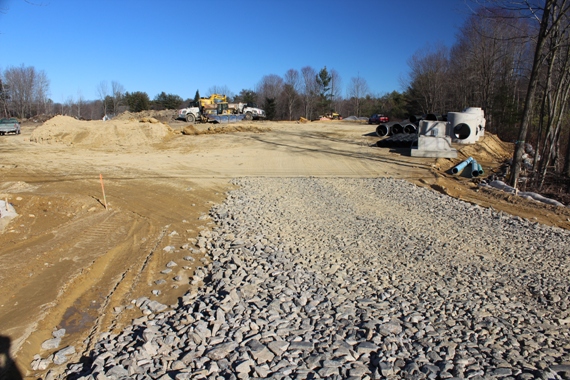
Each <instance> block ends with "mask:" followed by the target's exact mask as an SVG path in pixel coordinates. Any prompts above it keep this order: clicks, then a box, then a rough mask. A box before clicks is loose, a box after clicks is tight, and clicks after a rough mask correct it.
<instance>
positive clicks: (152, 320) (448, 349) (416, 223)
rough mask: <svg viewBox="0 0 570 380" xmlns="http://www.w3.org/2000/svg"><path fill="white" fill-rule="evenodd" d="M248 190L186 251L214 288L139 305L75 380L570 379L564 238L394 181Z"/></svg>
mask: <svg viewBox="0 0 570 380" xmlns="http://www.w3.org/2000/svg"><path fill="white" fill-rule="evenodd" d="M236 184H237V185H239V189H238V190H236V191H233V192H231V193H230V194H229V196H228V198H227V199H226V202H225V203H223V204H221V205H219V206H216V207H215V208H214V209H213V210H212V211H211V217H212V218H213V219H214V221H215V222H216V224H217V228H216V229H214V230H213V231H203V232H202V233H201V236H200V237H199V238H198V239H197V244H196V245H197V247H185V248H186V249H188V251H189V254H188V256H186V257H185V260H189V261H191V260H193V257H192V254H193V253H192V252H196V251H197V250H198V249H206V250H207V251H208V252H209V254H210V257H211V261H210V262H209V263H206V264H204V267H202V268H201V269H199V270H197V272H196V273H195V276H194V278H193V279H192V280H191V282H192V283H193V284H198V283H201V282H202V281H203V282H204V285H203V286H201V287H199V288H197V290H191V291H189V292H188V293H187V294H186V296H185V297H184V298H183V300H182V301H181V302H180V304H179V305H176V306H167V305H162V304H160V303H159V302H157V301H156V300H151V299H152V298H153V296H152V295H149V298H147V297H143V298H140V299H138V300H133V303H134V305H135V306H136V307H140V308H141V309H142V310H143V312H144V314H145V316H144V317H142V318H139V319H137V320H135V321H133V324H132V325H131V326H129V327H127V328H126V329H124V330H123V332H122V333H120V334H118V335H116V334H109V333H105V334H103V335H102V337H101V340H100V341H99V342H98V343H97V345H96V348H95V350H94V351H92V352H91V353H90V355H89V358H87V359H86V360H85V361H84V362H82V363H77V364H70V365H68V367H67V368H68V369H67V372H66V375H67V376H68V377H70V378H81V379H120V378H133V379H202V378H203V379H236V378H238V379H247V378H250V377H252V378H256V377H259V378H274V379H305V378H308V379H311V378H315V379H316V378H335V379H346V378H353V379H374V378H394V379H397V378H409V379H424V378H426V379H431V378H434V379H435V378H442V379H446V378H472V379H488V378H501V379H533V378H543V379H547V378H553V379H556V378H562V379H567V378H570V333H569V328H568V327H569V326H570V311H569V309H568V306H569V303H570V299H569V295H568V294H569V290H570V273H569V272H570V270H569V262H570V260H569V254H570V247H569V246H570V244H568V242H569V241H570V240H569V237H570V234H569V232H568V231H566V230H561V229H558V228H552V227H546V226H544V225H540V224H537V223H533V222H531V221H528V220H523V219H520V218H517V217H512V216H509V215H507V214H504V213H501V212H497V211H495V210H493V209H485V208H481V207H479V206H476V205H472V204H468V203H465V202H462V201H459V200H456V199H453V198H450V197H448V196H445V195H442V194H439V193H436V192H434V191H430V190H427V189H424V188H420V187H417V186H414V185H411V184H409V183H407V182H405V181H401V180H394V179H389V178H381V179H338V178H335V179H322V178H290V179H283V178H280V179H279V178H275V179H267V178H263V179H261V178H248V179H240V180H236ZM181 248H182V247H181ZM176 265H184V262H182V261H181V262H178V263H176V262H174V261H173V262H171V263H169V264H168V266H169V267H174V266H176ZM170 277H172V276H170ZM170 277H168V275H167V274H165V276H164V279H165V280H168V281H175V280H174V279H172V278H170ZM157 280H159V279H157ZM38 360H39V359H38ZM53 377H55V376H54V375H53V373H52V374H48V376H47V378H53Z"/></svg>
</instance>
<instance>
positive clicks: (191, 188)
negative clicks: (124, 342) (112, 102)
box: [0, 115, 570, 378]
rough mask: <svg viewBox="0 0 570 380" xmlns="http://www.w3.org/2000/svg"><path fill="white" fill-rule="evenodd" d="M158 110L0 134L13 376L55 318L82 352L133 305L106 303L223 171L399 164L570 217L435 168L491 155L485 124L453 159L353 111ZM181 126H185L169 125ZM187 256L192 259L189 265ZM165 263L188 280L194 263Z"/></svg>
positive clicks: (545, 219) (225, 185)
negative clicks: (241, 117) (246, 115)
mask: <svg viewBox="0 0 570 380" xmlns="http://www.w3.org/2000/svg"><path fill="white" fill-rule="evenodd" d="M157 119H158V120H161V119H160V117H158V116H157ZM157 119H153V118H149V117H146V118H145V117H143V116H142V115H124V116H122V117H120V118H118V119H116V120H112V121H108V122H102V121H93V122H86V121H77V120H74V119H71V118H67V117H56V118H53V119H51V120H48V121H47V122H46V123H44V124H43V125H40V124H34V123H31V122H30V123H27V124H26V123H25V124H24V125H23V128H22V134H21V135H18V136H2V137H0V171H1V173H2V175H1V178H0V198H1V199H7V200H8V201H9V202H10V203H11V204H13V205H14V206H15V208H16V210H17V212H18V214H19V216H18V217H17V218H16V219H14V220H12V221H11V222H10V223H9V224H7V225H6V226H3V227H4V228H3V233H2V234H0V283H2V290H3V291H2V292H0V326H1V327H0V329H1V330H0V335H2V336H8V337H9V338H10V339H11V353H12V357H13V358H15V360H16V361H17V363H18V366H19V368H20V371H21V372H22V373H23V375H24V376H27V377H29V378H37V376H38V373H34V372H33V371H31V368H30V362H31V361H32V358H33V356H34V355H35V354H37V353H42V350H41V343H42V342H43V341H44V340H46V339H48V338H50V337H51V333H52V331H53V329H54V328H56V327H57V328H62V327H63V328H65V329H66V330H67V333H66V335H65V337H64V340H63V341H62V344H61V347H64V346H65V345H69V344H71V345H74V346H75V347H76V349H77V351H78V353H81V352H82V351H84V350H85V349H86V348H87V345H86V344H85V343H84V341H85V339H87V338H89V337H93V336H95V334H97V333H98V332H100V331H107V330H109V329H117V330H118V329H120V328H121V327H122V326H124V325H125V324H126V323H129V322H130V320H131V319H132V318H135V317H138V316H139V314H137V313H140V310H138V309H136V308H135V309H132V310H126V311H123V312H121V313H116V312H115V311H116V310H119V309H120V308H122V307H124V306H125V305H128V304H129V303H130V300H132V299H135V298H138V297H140V296H149V295H150V294H151V290H152V289H156V288H157V286H156V285H155V284H154V282H153V281H154V280H155V279H156V278H157V274H158V272H160V271H161V270H163V268H164V267H165V265H166V263H167V262H168V261H170V260H171V259H172V257H173V256H172V253H167V251H165V248H167V250H168V247H175V248H177V247H180V246H182V245H184V244H187V243H188V244H191V245H192V244H194V243H195V241H196V240H195V239H196V237H197V236H198V235H199V233H200V231H201V230H202V229H207V228H209V224H208V220H207V219H206V218H203V217H202V216H203V215H205V214H207V212H208V210H209V209H210V207H211V206H212V205H213V204H215V203H219V202H220V201H221V200H223V199H224V197H225V193H226V191H227V190H229V189H231V185H230V180H231V178H234V177H248V176H262V177H308V176H314V177H332V178H334V177H366V178H374V177H388V176H389V177H396V178H404V179H407V180H409V181H411V182H413V183H415V184H417V185H420V186H425V187H431V188H433V189H434V190H436V191H440V192H443V193H446V194H449V195H451V196H454V197H457V198H460V199H463V200H467V201H470V202H473V203H477V204H480V205H482V206H485V207H493V208H495V209H497V210H502V211H506V212H508V213H511V214H514V215H519V216H521V217H524V218H528V219H530V220H532V221H538V222H541V223H544V224H548V225H555V226H559V227H562V228H566V229H570V211H569V209H568V208H561V207H554V206H548V205H543V204H540V203H537V202H534V201H529V200H525V199H521V198H517V197H514V196H512V195H507V194H504V193H500V192H498V191H492V190H485V189H481V188H479V187H477V186H476V184H474V183H473V182H472V181H471V180H470V179H467V178H461V177H452V176H450V175H448V174H446V171H447V170H448V169H449V168H451V167H452V166H453V165H454V164H456V163H457V162H458V161H459V160H460V159H461V158H462V157H467V156H470V155H471V156H473V157H475V158H476V159H477V160H478V161H479V162H480V163H481V164H482V165H483V167H484V168H485V171H486V173H490V172H492V171H493V170H494V169H496V168H497V167H498V166H499V165H500V163H501V162H502V161H503V160H504V159H505V158H507V157H508V156H509V154H510V147H509V146H508V145H506V144H503V143H501V142H500V141H498V140H497V139H496V138H495V137H493V136H487V137H485V138H484V139H483V140H482V141H481V142H480V143H479V144H477V145H476V146H468V147H463V148H462V152H461V154H460V158H459V159H457V160H448V159H440V160H435V159H421V158H412V157H407V156H405V155H402V154H401V152H399V151H390V150H388V149H380V148H376V147H374V146H373V145H374V143H375V142H376V141H377V140H378V138H377V137H375V136H374V135H373V134H372V132H373V131H374V127H373V126H368V125H366V124H360V123H356V122H348V121H343V122H314V123H305V124H299V123H295V122H279V123H276V122H263V123H243V124H239V126H236V127H234V126H230V127H228V126H225V127H224V126H213V125H198V126H195V127H193V128H186V127H188V125H187V124H186V123H181V122H172V121H169V125H167V124H164V123H161V122H159V121H158V120H157ZM184 128H186V130H185V131H186V133H189V134H186V135H184V134H182V133H180V132H181V131H182V130H183V129H184ZM460 148H461V147H460ZM100 174H102V175H103V178H104V181H105V190H106V200H107V202H108V206H109V209H108V210H105V207H104V200H103V196H102V194H101V185H100V182H99V175H100ZM368 207H376V206H375V205H374V204H369V205H368ZM386 212H390V210H386ZM0 227H2V225H0ZM180 254H181V255H182V254H183V253H180ZM199 259H200V258H199V257H198V260H197V262H196V263H194V264H193V265H201V263H200V262H199ZM190 266H192V264H190ZM176 274H178V275H180V276H181V278H182V281H180V283H181V284H184V283H186V284H187V283H188V281H186V282H184V279H185V278H189V277H191V276H192V268H189V269H188V270H183V269H182V268H181V269H180V270H179V272H178V273H176ZM159 288H160V287H159ZM160 290H161V294H160V295H159V296H157V297H155V298H156V299H158V300H159V301H160V302H162V303H164V304H169V303H174V302H175V301H176V300H177V299H178V298H179V297H181V296H182V295H183V294H184V293H185V292H186V291H187V290H188V286H187V285H184V286H182V285H181V286H179V287H172V285H168V284H165V285H163V286H162V288H160ZM115 308H119V309H115Z"/></svg>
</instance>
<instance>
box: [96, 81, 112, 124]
mask: <svg viewBox="0 0 570 380" xmlns="http://www.w3.org/2000/svg"><path fill="white" fill-rule="evenodd" d="M97 95H99V99H100V100H101V104H102V106H103V116H105V115H107V102H106V100H107V96H109V86H108V85H107V81H104V80H103V81H101V82H99V84H98V85H97Z"/></svg>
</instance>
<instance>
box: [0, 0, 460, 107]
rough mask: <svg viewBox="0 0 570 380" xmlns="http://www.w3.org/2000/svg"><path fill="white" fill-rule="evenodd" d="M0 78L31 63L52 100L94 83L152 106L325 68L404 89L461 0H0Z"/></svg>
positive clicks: (446, 35) (89, 95)
mask: <svg viewBox="0 0 570 380" xmlns="http://www.w3.org/2000/svg"><path fill="white" fill-rule="evenodd" d="M0 11H1V13H0V70H2V71H3V70H5V69H6V68H8V67H11V66H21V65H22V64H23V65H25V66H33V67H35V68H36V69H37V70H43V71H44V72H45V73H46V76H47V77H48V79H49V81H50V93H51V94H50V95H51V96H50V97H51V98H52V99H53V100H54V101H55V102H63V101H66V100H68V98H69V97H73V98H77V97H78V96H79V95H81V96H82V98H83V99H85V100H90V99H91V100H94V99H97V98H98V94H97V87H98V85H99V84H100V83H101V81H107V83H108V84H109V87H110V83H111V81H117V82H119V83H120V84H122V85H123V87H124V88H125V90H126V91H129V92H134V91H144V92H146V93H147V94H148V95H149V96H150V98H151V99H152V98H154V97H155V96H156V95H157V94H159V93H160V92H162V91H164V92H166V93H170V94H176V95H180V96H181V97H182V98H184V99H186V98H193V97H194V94H195V93H196V90H197V89H198V90H200V94H202V95H203V96H204V95H206V94H207V93H208V90H209V89H210V88H212V87H213V86H227V88H229V89H230V90H231V91H232V92H233V93H234V94H238V93H239V92H240V91H241V90H242V89H251V90H253V89H255V87H256V85H257V84H258V83H259V82H260V80H261V79H262V77H263V76H265V75H270V74H276V75H279V76H281V77H283V75H284V74H285V72H286V71H287V70H289V69H296V70H299V71H300V70H301V68H303V67H305V66H311V67H313V68H314V69H315V70H316V71H317V72H318V71H319V70H320V69H321V68H323V67H324V66H326V67H327V68H328V69H335V70H336V71H337V72H338V73H339V75H340V77H341V80H342V86H343V94H345V95H346V87H347V86H348V85H349V83H350V79H351V78H353V77H358V76H360V77H361V78H363V79H365V80H366V82H367V84H368V86H369V88H370V91H371V93H372V94H374V95H382V94H384V93H386V92H391V91H394V90H397V91H402V90H403V88H402V87H401V81H400V78H402V77H406V75H407V72H408V64H407V61H408V59H409V58H410V57H411V56H412V55H413V54H414V53H415V52H416V51H418V50H420V49H422V48H425V47H426V46H428V45H429V44H431V45H434V44H436V43H443V44H445V45H447V46H451V45H452V44H453V43H454V42H455V38H456V33H457V31H458V30H459V28H460V27H461V26H462V24H463V22H464V20H465V19H466V18H467V16H468V15H469V13H470V10H469V7H468V3H466V0H239V1H232V0H217V1H214V0H212V1H208V0H201V1H198V0H0Z"/></svg>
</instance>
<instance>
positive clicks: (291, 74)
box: [283, 69, 301, 120]
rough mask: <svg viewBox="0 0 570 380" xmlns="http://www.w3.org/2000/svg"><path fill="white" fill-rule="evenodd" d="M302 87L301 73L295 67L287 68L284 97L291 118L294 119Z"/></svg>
mask: <svg viewBox="0 0 570 380" xmlns="http://www.w3.org/2000/svg"><path fill="white" fill-rule="evenodd" d="M300 89H301V77H300V75H299V72H298V71H297V70H294V69H289V70H287V72H286V73H285V79H284V86H283V98H284V101H285V105H286V109H287V115H288V117H289V120H292V119H293V111H294V107H295V104H296V103H297V102H298V100H299V92H300Z"/></svg>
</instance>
